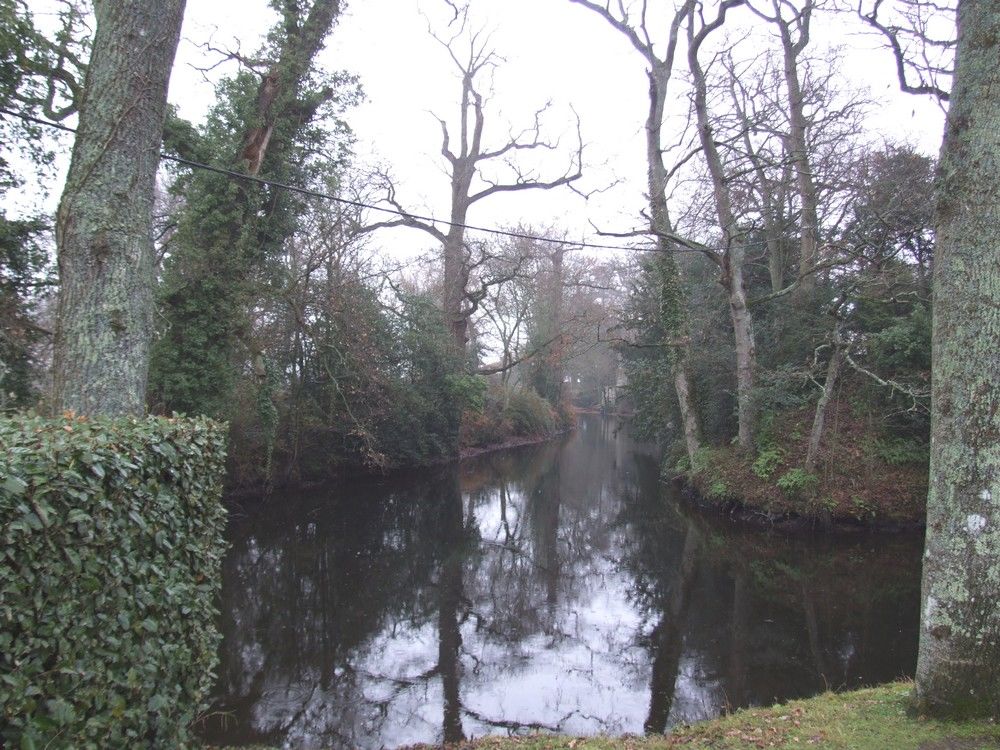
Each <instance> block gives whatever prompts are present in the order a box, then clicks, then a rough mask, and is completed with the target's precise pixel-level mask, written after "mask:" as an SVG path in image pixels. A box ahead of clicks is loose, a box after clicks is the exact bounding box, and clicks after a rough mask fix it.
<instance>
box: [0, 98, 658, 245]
mask: <svg viewBox="0 0 1000 750" xmlns="http://www.w3.org/2000/svg"><path fill="white" fill-rule="evenodd" d="M0 114H4V115H8V116H10V117H17V118H18V119H21V120H24V121H26V122H33V123H35V124H36V125H42V126H45V127H49V128H54V129H56V130H62V131H64V132H67V133H75V132H76V128H71V127H69V126H68V125H63V124H62V123H58V122H52V121H50V120H43V119H41V118H39V117H33V116H32V115H26V114H24V113H22V112H14V111H12V110H9V109H5V108H3V107H0ZM160 158H161V159H165V160H166V161H172V162H175V163H177V164H183V165H184V166H186V167H190V168H192V169H202V170H205V171H207V172H214V173H216V174H220V175H223V176H225V177H229V178H231V179H237V180H246V181H248V182H254V183H256V184H258V185H266V186H268V187H273V188H277V189H279V190H288V191H290V192H293V193H298V194H299V195H306V196H309V197H310V198H320V199H322V200H328V201H332V202H334V203H340V204H342V205H347V206H353V207H355V208H365V209H368V210H369V211H381V212H382V213H386V214H391V215H393V216H399V217H401V218H403V219H411V220H413V221H423V222H427V223H429V224H431V225H435V224H442V225H444V226H446V227H457V228H459V229H468V230H469V231H472V232H484V233H486V234H494V235H498V236H501V237H513V238H515V239H521V240H533V241H536V242H548V243H550V244H553V245H566V246H569V247H578V248H581V249H589V250H618V251H624V252H635V251H637V250H638V251H641V250H643V249H644V248H641V247H626V246H623V245H601V244H598V243H593V242H575V241H573V240H565V239H553V238H550V237H538V236H536V235H533V234H525V233H522V232H513V231H510V230H507V229H498V228H496V227H480V226H476V225H474V224H460V223H457V222H452V221H445V220H444V219H435V218H434V217H433V216H423V215H421V214H413V213H407V212H406V211H400V210H397V209H393V208H386V207H385V206H374V205H372V204H370V203H364V202H362V201H355V200H351V199H350V198H342V197H340V196H337V195H332V194H330V193H324V192H322V191H320V190H311V189H309V188H304V187H299V186H298V185H288V184H286V183H283V182H276V181H274V180H268V179H265V178H263V177H257V176H256V175H249V174H244V173H241V172H236V171H234V170H232V169H225V168H224V167H214V166H212V165H211V164H204V163H202V162H198V161H193V160H191V159H185V158H183V157H181V156H174V155H172V154H166V153H163V152H162V151H161V152H160ZM400 226H406V225H405V224H404V225H400Z"/></svg>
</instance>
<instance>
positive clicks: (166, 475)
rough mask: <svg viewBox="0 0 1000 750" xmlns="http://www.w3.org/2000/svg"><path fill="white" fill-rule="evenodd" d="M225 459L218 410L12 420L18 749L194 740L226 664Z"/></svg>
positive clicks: (2, 616) (4, 648)
mask: <svg viewBox="0 0 1000 750" xmlns="http://www.w3.org/2000/svg"><path fill="white" fill-rule="evenodd" d="M224 459H225V427H224V426H223V425H219V424H217V423H213V422H211V421H209V420H206V419H158V418H149V419H133V420H107V419H94V420H85V419H80V418H76V419H70V418H64V419H43V418H40V417H34V416H16V417H14V418H10V419H2V420H0V726H2V727H3V732H4V740H6V746H7V747H10V748H17V747H20V748H32V747H37V748H43V747H47V748H90V747H93V748H119V747H122V748H124V747H128V748H133V747H144V748H154V747H155V748H176V747H184V746H185V745H186V744H187V743H188V742H189V727H190V724H191V722H192V720H193V719H194V718H195V717H196V715H197V713H198V712H199V711H200V710H202V709H203V708H204V704H205V699H206V696H207V693H208V691H209V690H210V689H211V687H212V684H213V681H214V675H213V670H214V669H215V666H216V661H217V656H216V651H217V646H218V641H219V634H218V631H217V628H216V625H215V617H216V610H215V601H216V598H217V594H218V591H219V583H220V563H221V558H222V555H223V552H224V549H225V543H224V541H223V536H222V532H223V527H224V524H225V511H224V509H223V507H222V504H221V502H220V497H221V494H222V481H223V471H224ZM0 744H2V743H0Z"/></svg>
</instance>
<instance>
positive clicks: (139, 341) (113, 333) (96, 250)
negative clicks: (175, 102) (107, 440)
mask: <svg viewBox="0 0 1000 750" xmlns="http://www.w3.org/2000/svg"><path fill="white" fill-rule="evenodd" d="M94 12H95V15H96V17H97V32H96V35H95V37H94V47H93V52H92V53H91V58H90V64H89V67H88V69H87V76H86V80H85V84H84V93H83V98H82V102H81V105H80V123H79V128H78V130H77V137H76V142H75V144H74V146H73V157H72V161H71V162H70V168H69V175H68V176H67V178H66V187H65V189H64V191H63V195H62V200H61V202H60V204H59V211H58V214H57V217H56V245H57V248H58V253H59V277H60V290H59V305H58V311H57V322H56V336H55V353H54V363H53V389H52V403H51V407H52V410H53V411H54V412H57V413H58V412H61V411H64V410H71V411H74V412H77V413H80V414H108V415H124V414H141V413H142V412H143V410H144V409H145V403H146V377H147V373H148V369H149V344H150V337H151V334H152V315H153V263H154V258H153V240H152V208H153V188H154V181H155V179H156V168H157V165H158V164H159V159H160V151H159V148H160V140H161V138H162V133H163V118H164V113H165V110H166V99H167V82H168V80H169V78H170V70H171V68H172V67H173V62H174V54H175V52H176V50H177V41H178V38H179V36H180V28H181V20H182V18H183V15H184V0H161V1H160V2H151V1H148V0H147V1H143V0H129V1H128V2H121V1H116V2H112V0H98V1H97V2H95V3H94Z"/></svg>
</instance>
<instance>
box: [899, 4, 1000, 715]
mask: <svg viewBox="0 0 1000 750" xmlns="http://www.w3.org/2000/svg"><path fill="white" fill-rule="evenodd" d="M958 30H959V41H958V57H957V62H956V69H955V81H954V88H953V91H952V94H951V111H950V112H949V114H948V124H947V130H946V133H945V138H944V145H943V146H942V151H941V163H940V172H939V176H938V180H939V182H938V217H937V227H938V228H937V247H936V249H935V259H934V263H935V267H934V331H933V361H934V369H933V391H932V407H931V468H930V492H929V495H928V498H927V541H926V554H925V556H924V574H923V607H922V612H921V619H920V650H919V657H918V661H917V686H916V695H917V702H918V706H919V708H920V709H921V710H922V711H925V712H928V713H930V714H934V715H938V716H946V717H956V718H958V717H965V716H992V717H995V718H1000V607H998V606H997V602H998V601H1000V385H998V384H1000V346H998V341H1000V96H998V92H1000V68H998V66H997V60H1000V14H998V13H997V11H996V3H994V2H988V1H987V0H962V1H961V2H960V3H959V22H958Z"/></svg>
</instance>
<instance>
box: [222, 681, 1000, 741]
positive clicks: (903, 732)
mask: <svg viewBox="0 0 1000 750" xmlns="http://www.w3.org/2000/svg"><path fill="white" fill-rule="evenodd" d="M912 690H913V686H912V683H908V682H895V683H891V684H889V685H882V686H880V687H875V688H867V689H864V690H855V691H851V692H847V693H825V694H823V695H819V696H817V697H815V698H808V699H805V700H797V701H790V702H788V703H785V704H780V705H777V706H771V707H769V708H752V709H746V710H743V711H737V712H736V713H734V714H732V715H730V716H726V717H723V718H721V719H715V720H713V721H706V722H699V723H697V724H693V725H691V726H684V727H677V728H675V729H674V730H673V731H672V732H670V733H669V734H666V735H655V736H651V737H638V736H635V735H626V736H623V737H559V736H552V735H532V736H528V737H484V738H482V739H479V740H475V741H470V742H462V743H456V744H453V745H449V746H447V747H451V748H456V749H459V748H461V749H462V750H465V749H468V750H666V749H667V748H686V749H687V750H748V749H749V748H774V749H775V750H793V749H795V750H800V749H801V748H816V750H886V749H887V748H889V749H891V750H997V749H998V748H1000V726H998V725H997V724H996V723H995V722H991V721H964V722H942V721H935V720H933V719H927V718H925V717H922V716H916V715H913V714H911V713H910V709H909V701H910V694H911V692H912ZM436 747H441V746H440V745H412V746H409V747H408V748H405V749H403V750H431V748H436ZM210 750H211V749H210ZM230 750H235V748H231V749H230ZM259 750H265V749H264V748H259Z"/></svg>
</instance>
